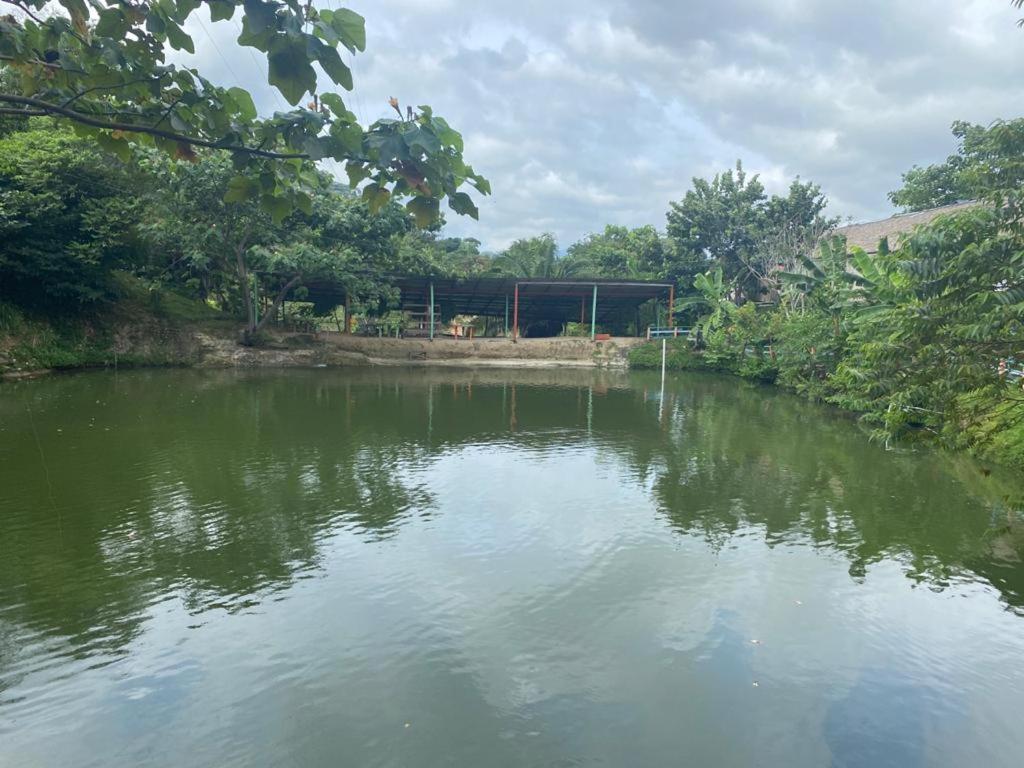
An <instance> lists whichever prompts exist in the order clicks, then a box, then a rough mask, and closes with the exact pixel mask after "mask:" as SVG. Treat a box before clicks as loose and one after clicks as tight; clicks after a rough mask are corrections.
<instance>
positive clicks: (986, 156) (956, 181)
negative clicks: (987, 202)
mask: <svg viewBox="0 0 1024 768" xmlns="http://www.w3.org/2000/svg"><path fill="white" fill-rule="evenodd" d="M953 136H954V137H955V138H956V140H957V149H956V152H955V153H954V154H952V155H950V156H949V157H948V158H946V161H945V162H943V163H936V164H934V165H928V166H924V167H920V166H916V165H915V166H914V167H913V168H911V169H910V170H909V171H907V172H906V173H904V174H903V186H902V187H900V188H899V189H897V190H895V191H893V192H890V193H889V199H890V200H891V201H892V203H893V205H897V206H899V207H900V208H903V209H904V210H905V211H923V210H927V209H929V208H937V207H939V206H943V205H949V204H951V203H956V202H960V201H963V200H975V199H977V198H979V197H983V196H985V195H986V194H988V193H989V192H991V190H994V189H1001V190H1011V189H1014V188H1015V187H1017V186H1019V185H1020V184H1021V183H1024V160H1022V157H1024V118H1017V119H1016V120H997V121H995V122H994V123H992V124H991V125H988V126H982V125H975V124H973V123H968V122H965V121H962V120H958V121H957V122H955V123H953Z"/></svg>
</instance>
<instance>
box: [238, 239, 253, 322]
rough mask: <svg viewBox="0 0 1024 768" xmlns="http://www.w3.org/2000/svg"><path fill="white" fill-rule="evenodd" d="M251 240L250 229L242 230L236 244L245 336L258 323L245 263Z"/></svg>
mask: <svg viewBox="0 0 1024 768" xmlns="http://www.w3.org/2000/svg"><path fill="white" fill-rule="evenodd" d="M248 241H249V231H248V230H246V231H244V232H242V236H241V238H239V240H238V245H236V246H235V270H236V271H237V272H238V288H239V290H240V291H241V295H242V305H243V306H244V307H245V337H246V338H247V337H248V336H249V334H251V333H252V332H253V331H254V330H255V328H254V326H255V325H256V307H255V306H254V305H253V299H252V291H250V290H249V268H248V267H247V266H246V264H245V246H246V245H247V244H248Z"/></svg>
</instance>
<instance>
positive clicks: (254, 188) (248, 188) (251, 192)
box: [224, 176, 259, 203]
mask: <svg viewBox="0 0 1024 768" xmlns="http://www.w3.org/2000/svg"><path fill="white" fill-rule="evenodd" d="M258 192H259V186H258V185H257V184H256V182H255V181H253V180H252V179H250V178H248V177H247V176H235V177H233V178H232V179H231V181H229V182H228V191H227V192H226V193H225V194H224V202H225V203H243V202H245V201H246V200H248V199H250V198H252V197H254V196H255V195H256V194H257V193H258Z"/></svg>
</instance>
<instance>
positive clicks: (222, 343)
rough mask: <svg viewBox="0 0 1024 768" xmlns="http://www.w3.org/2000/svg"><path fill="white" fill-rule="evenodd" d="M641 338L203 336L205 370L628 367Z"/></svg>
mask: <svg viewBox="0 0 1024 768" xmlns="http://www.w3.org/2000/svg"><path fill="white" fill-rule="evenodd" d="M639 343H642V340H641V339H627V338H613V339H608V340H606V341H596V342H594V341H591V340H590V339H583V338H556V339H520V340H519V341H517V342H512V341H510V340H508V339H474V340H472V341H470V340H467V339H460V340H455V339H435V340H434V341H429V340H426V339H389V338H366V337H361V336H348V335H345V334H339V333H319V334H316V335H315V336H314V335H312V334H291V335H289V334H274V336H273V338H272V340H271V342H270V344H268V345H267V346H264V347H243V346H240V345H238V344H237V343H236V342H235V341H234V339H231V338H223V337H220V336H212V335H209V334H200V338H199V346H200V348H201V350H202V351H201V357H200V361H199V362H198V363H197V365H199V366H201V367H225V366H228V367H287V366H306V367H308V366H331V367H333V366H375V365H432V366H448V367H510V368H545V367H576V368H625V367H626V366H627V365H628V360H627V358H628V355H629V350H631V349H632V348H633V347H635V346H637V344H639Z"/></svg>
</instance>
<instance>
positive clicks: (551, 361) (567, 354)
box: [0, 319, 642, 378]
mask: <svg viewBox="0 0 1024 768" xmlns="http://www.w3.org/2000/svg"><path fill="white" fill-rule="evenodd" d="M239 336H240V333H239V329H237V328H235V327H234V325H233V324H225V323H223V322H218V323H183V324H178V323H173V322H167V321H160V322H157V321H153V320H152V319H147V320H146V321H145V322H139V321H134V322H129V323H124V324H116V325H112V326H107V327H106V328H105V330H104V332H103V333H102V334H96V333H89V332H81V331H80V330H77V331H76V333H75V334H73V335H71V336H67V337H65V336H61V335H55V334H54V332H53V331H52V330H51V329H49V328H45V327H43V328H42V330H39V329H36V328H29V327H25V328H22V329H21V333H19V334H17V335H8V336H6V337H5V339H4V340H2V341H4V343H2V344H0V377H4V378H16V377H20V376H26V375H35V374H38V373H42V372H45V371H48V370H73V369H77V368H97V367H114V366H122V367H129V366H185V367H198V368H264V367H265V368H286V367H306V368H309V367H340V366H345V367H355V366H364V367H365V366H394V365H429V366H445V367H481V368H482V367H490V368H569V367H573V368H625V367H627V365H628V359H627V358H628V354H629V350H630V349H632V348H633V347H635V346H636V345H637V344H639V343H641V341H642V340H640V339H623V338H614V339H608V340H605V341H596V342H592V341H590V339H584V338H555V339H521V340H519V341H518V342H512V341H510V340H507V339H475V340H472V341H470V340H466V339H461V340H455V339H451V338H443V339H435V340H434V341H429V340H426V339H387V338H366V337H360V336H348V335H343V334H339V333H318V334H302V333H288V332H281V331H273V332H271V333H270V334H268V336H267V340H266V343H265V344H263V345H261V346H258V347H249V346H243V345H241V344H239V343H238V339H239Z"/></svg>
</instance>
